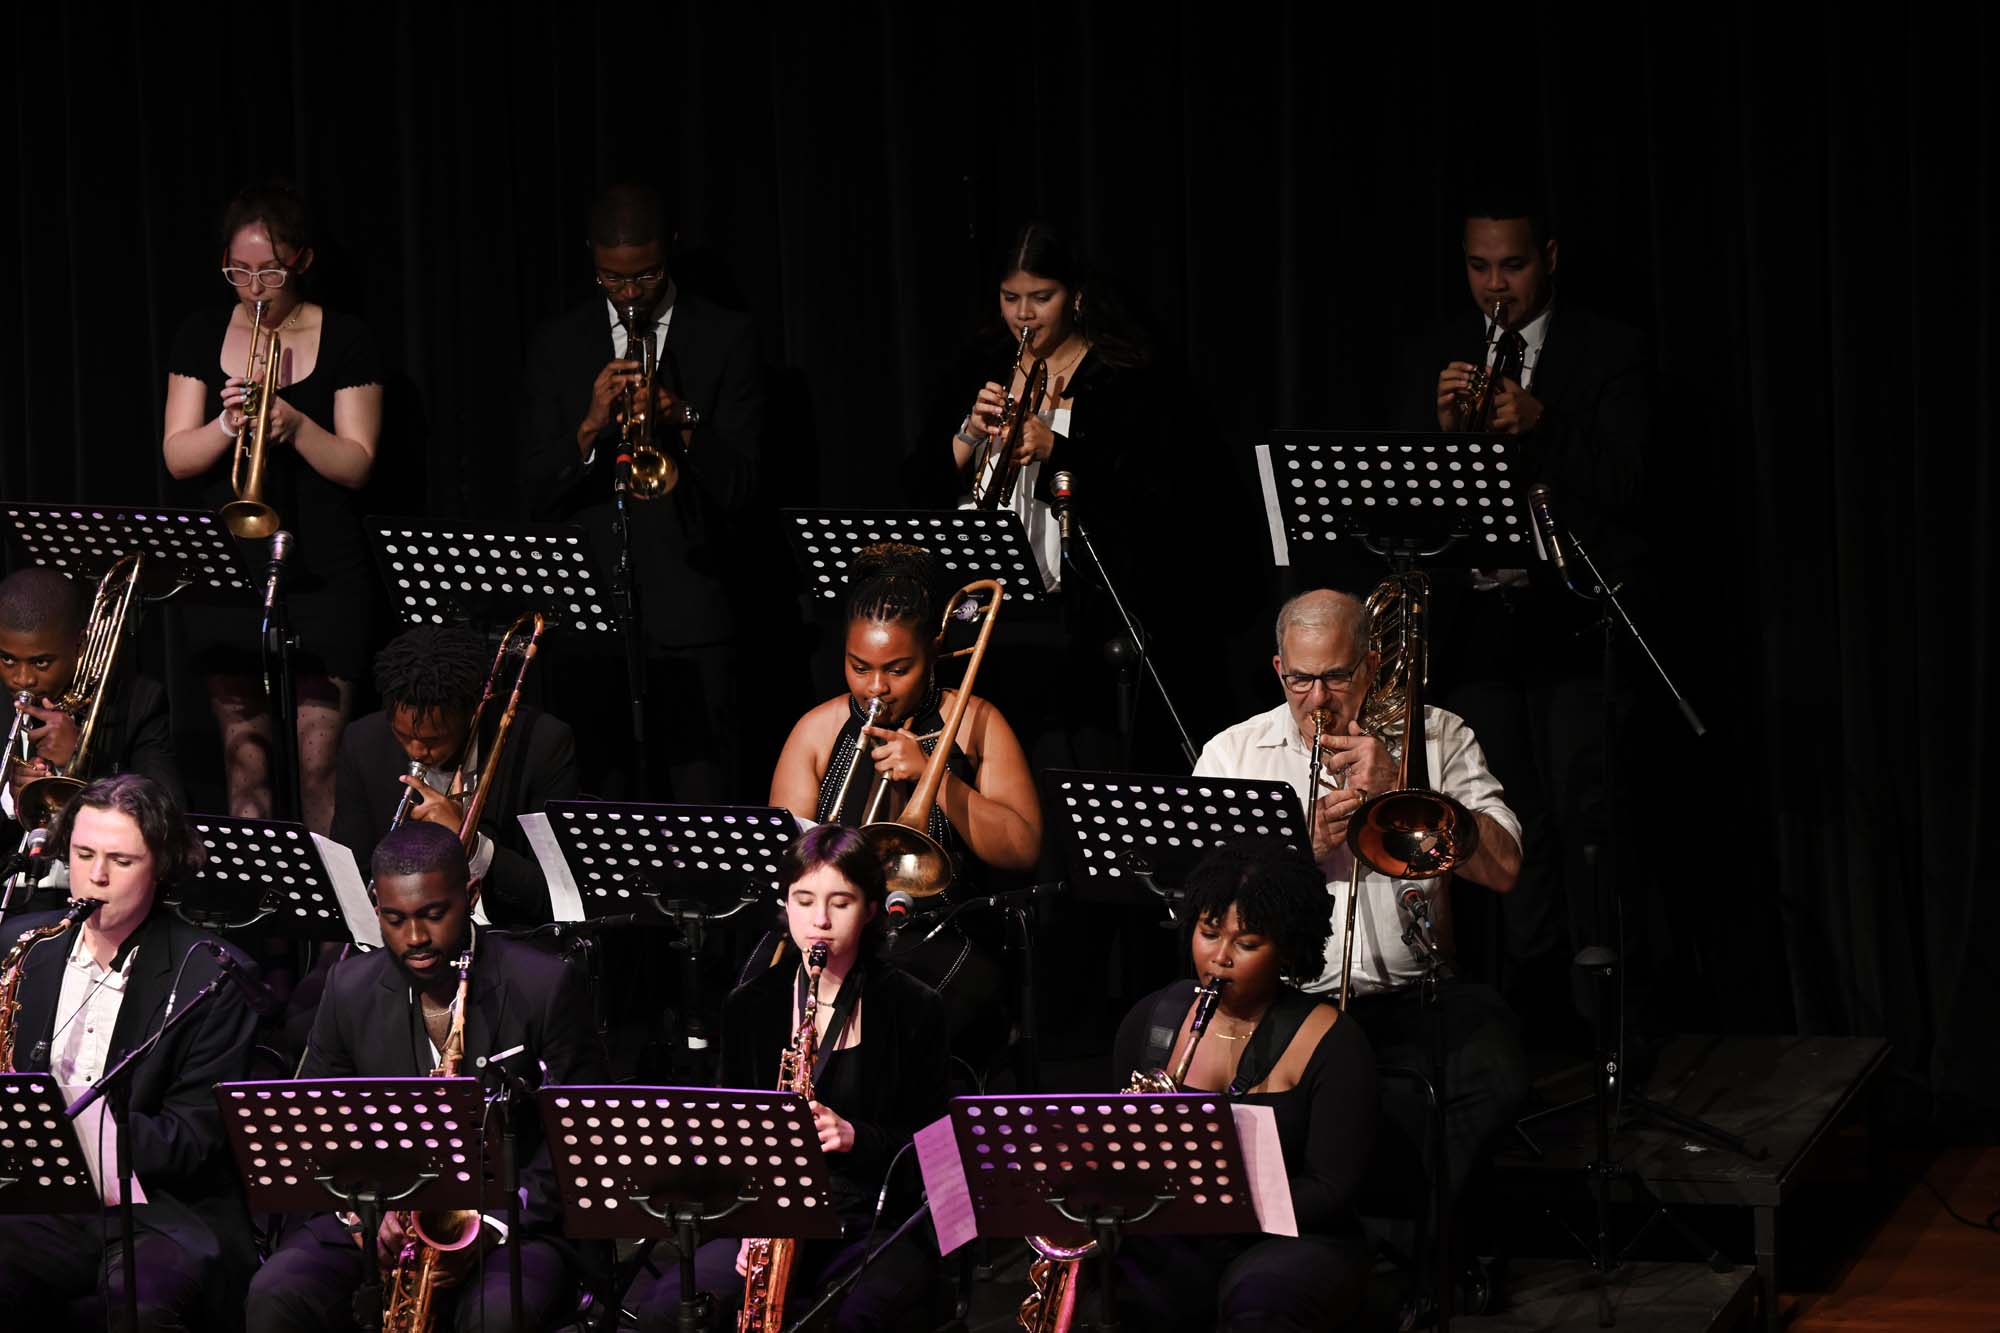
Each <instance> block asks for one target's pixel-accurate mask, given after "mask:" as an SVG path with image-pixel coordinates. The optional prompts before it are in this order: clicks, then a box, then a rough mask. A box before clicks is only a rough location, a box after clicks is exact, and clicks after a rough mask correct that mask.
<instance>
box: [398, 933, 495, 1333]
mask: <svg viewBox="0 0 2000 1333" xmlns="http://www.w3.org/2000/svg"><path fill="white" fill-rule="evenodd" d="M455 966H456V967H457V968H458V998H457V999H456V1000H455V1001H453V1003H452V1015H451V1031H450V1032H448V1033H446V1034H445V1039H444V1049H443V1050H441V1051H439V1052H438V1067H437V1068H436V1069H433V1070H432V1071H431V1077H432V1078H456V1077H458V1066H459V1062H460V1061H462V1060H464V1059H465V1005H466V991H467V990H468V989H469V985H470V982H471V980H472V950H471V949H467V950H466V951H465V952H464V953H462V954H460V955H459V956H458V962H457V963H456V964H455ZM401 1216H402V1219H403V1248H402V1250H401V1252H400V1253H398V1254H397V1256H396V1267H395V1271H394V1272H393V1273H392V1274H390V1277H389V1286H388V1289H387V1291H386V1293H385V1299H384V1301H383V1309H382V1333H430V1331H431V1327H432V1325H433V1323H434V1322H435V1320H436V1318H437V1312H436V1310H435V1309H434V1308H433V1306H434V1305H435V1297H436V1294H437V1267H438V1256H439V1255H441V1254H443V1253H445V1252H446V1251H449V1250H462V1249H464V1248H465V1247H466V1246H468V1245H470V1244H472V1243H473V1242H474V1241H475V1240H478V1239H479V1214H478V1213H475V1212H472V1211H471V1210H469V1209H453V1210H447V1211H442V1212H431V1213H403V1214H402V1215H401Z"/></svg>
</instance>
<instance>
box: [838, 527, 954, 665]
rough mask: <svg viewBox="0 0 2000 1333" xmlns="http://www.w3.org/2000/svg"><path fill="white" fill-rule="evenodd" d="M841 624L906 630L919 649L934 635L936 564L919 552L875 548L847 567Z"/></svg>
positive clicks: (886, 545) (895, 545) (893, 545)
mask: <svg viewBox="0 0 2000 1333" xmlns="http://www.w3.org/2000/svg"><path fill="white" fill-rule="evenodd" d="M847 576H848V581H847V623H848V624H850V625H852V624H853V623H854V622H855V621H857V620H870V621H875V622H877V623H880V624H886V625H912V626H915V627H916V628H917V629H918V631H919V633H918V635H917V637H918V638H919V639H920V640H922V641H923V642H924V643H926V644H928V643H929V642H930V639H931V636H932V635H933V634H935V633H936V632H937V631H936V629H935V623H936V620H937V614H938V613H937V597H938V595H937V561H936V560H935V559H933V558H932V556H931V553H930V552H929V551H927V550H925V549H924V548H923V547H921V546H911V545H908V544H906V543H903V542H876V543H875V544H874V545H872V546H864V547H862V548H861V549H860V550H859V551H856V552H855V553H854V559H853V561H852V562H850V563H849V565H848V567H847Z"/></svg>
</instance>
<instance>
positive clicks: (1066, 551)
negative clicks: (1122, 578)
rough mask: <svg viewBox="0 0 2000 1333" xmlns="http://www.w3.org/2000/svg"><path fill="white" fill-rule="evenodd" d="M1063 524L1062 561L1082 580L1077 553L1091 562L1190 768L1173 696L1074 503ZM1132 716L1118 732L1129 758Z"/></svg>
mask: <svg viewBox="0 0 2000 1333" xmlns="http://www.w3.org/2000/svg"><path fill="white" fill-rule="evenodd" d="M1062 521H1063V522H1064V523H1066V524H1067V525H1068V527H1069V530H1070V533H1071V536H1072V538H1073V540H1071V541H1066V542H1064V543H1063V558H1064V559H1065V560H1067V561H1068V562H1069V566H1070V569H1071V570H1073V571H1074V572H1075V573H1076V574H1078V575H1079V576H1084V575H1085V574H1086V571H1085V570H1084V569H1082V568H1080V567H1079V566H1078V564H1077V560H1076V554H1077V552H1078V551H1081V552H1083V555H1084V558H1085V559H1086V560H1088V561H1089V562H1090V570H1089V571H1088V572H1089V573H1093V574H1095V576H1096V580H1095V581H1096V583H1097V586H1099V587H1101V588H1103V589H1104V591H1105V592H1106V593H1107V594H1109V595H1110V598H1111V606H1112V609H1114V610H1115V611H1117V613H1118V619H1119V621H1120V623H1121V624H1123V625H1124V627H1125V635H1126V637H1127V638H1128V639H1129V640H1130V641H1131V643H1132V646H1133V648H1134V649H1135V650H1136V651H1137V652H1138V654H1139V668H1140V669H1141V670H1142V671H1144V672H1145V674H1146V679H1148V680H1150V681H1151V682H1152V683H1153V689H1154V691H1155V692H1156V693H1158V695H1159V696H1160V702H1161V703H1163V704H1165V705H1166V706H1167V719H1168V721H1170V722H1172V723H1173V725H1174V735H1175V737H1176V738H1177V739H1178V740H1179V741H1180V744H1181V754H1182V755H1183V756H1184V757H1185V758H1186V759H1187V764H1188V767H1189V768H1193V767H1194V761H1195V760H1196V758H1198V757H1199V752H1198V751H1197V750H1196V749H1195V748H1194V742H1193V741H1192V740H1190V739H1189V738H1188V730H1187V728H1186V727H1184V726H1182V725H1181V715H1180V711H1179V710H1178V709H1176V708H1175V707H1174V699H1173V696H1172V695H1171V694H1168V693H1167V686H1166V682H1164V681H1162V680H1161V679H1160V669H1159V668H1158V667H1156V666H1154V665H1153V657H1152V653H1151V651H1150V647H1149V642H1148V639H1147V637H1146V632H1145V629H1144V628H1143V627H1142V626H1141V625H1140V624H1139V621H1138V618H1137V617H1135V616H1134V615H1133V614H1132V613H1131V612H1130V611H1129V610H1127V609H1126V606H1125V599H1124V598H1122V597H1120V596H1119V595H1118V587H1117V585H1116V584H1115V583H1113V582H1112V580H1111V573H1110V571H1109V570H1107V569H1105V567H1104V561H1103V560H1101V559H1100V558H1099V557H1098V554H1097V546H1096V544H1095V543H1093V542H1092V541H1091V540H1090V529H1089V528H1087V527H1085V526H1084V523H1083V516H1082V515H1081V514H1079V513H1077V512H1076V506H1075V504H1074V502H1072V503H1071V504H1069V505H1068V506H1066V512H1065V513H1064V515H1063V516H1062ZM1131 713H1132V710H1131V709H1129V708H1121V709H1120V710H1119V718H1118V728H1119V731H1120V732H1122V733H1123V735H1122V737H1121V739H1122V740H1123V742H1124V745H1125V750H1126V754H1127V755H1128V756H1129V755H1130V753H1131V750H1132V729H1133V727H1132V716H1131ZM1128 762H1129V760H1128Z"/></svg>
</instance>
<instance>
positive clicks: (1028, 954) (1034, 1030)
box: [899, 879, 1069, 1234]
mask: <svg viewBox="0 0 2000 1333" xmlns="http://www.w3.org/2000/svg"><path fill="white" fill-rule="evenodd" d="M1068 888H1069V885H1068V884H1067V883H1066V882H1065V881H1063V880H1059V879H1058V880H1050V881H1049V882H1047V883H1045V884H1033V885H1030V886H1029V887H1027V888H1025V889H1010V890H1008V891H1007V892H1005V893H989V894H987V895H986V896H985V897H983V898H967V899H966V900H965V901H963V902H960V903H956V904H954V905H953V906H952V909H951V910H950V911H949V912H946V913H945V914H944V915H943V916H942V917H940V918H939V919H938V921H937V924H935V925H933V926H932V927H931V928H930V931H929V933H928V934H926V935H925V936H924V937H923V939H922V940H920V941H919V943H928V942H929V941H930V940H932V939H933V938H935V937H936V936H937V934H938V933H939V932H940V931H942V930H943V929H944V928H945V927H946V926H948V925H950V924H951V923H952V921H953V920H954V919H955V918H956V917H957V916H958V914H959V913H960V912H966V911H971V910H973V909H975V908H986V907H1000V908H1005V909H1006V912H1007V920H1008V922H1009V924H1011V925H1012V926H1013V927H1014V929H1015V930H1016V931H1017V932H1018V933H1019V938H1020V949H1021V981H1020V1008H1019V1014H1018V1019H1019V1022H1020V1025H1021V1035H1020V1036H1019V1037H1017V1038H1016V1039H1015V1042H1014V1065H1015V1077H1016V1080H1017V1081H1018V1082H1019V1084H1020V1088H1021V1091H1022V1092H1034V1091H1036V1090H1037V1089H1039V1088H1040V1087H1041V1072H1042V1063H1041V1049H1042V1042H1041V1025H1040V1022H1039V1021H1038V1019H1037V1017H1036V1006H1035V987H1036V984H1037V983H1036V979H1035V932H1034V929H1033V928H1032V927H1031V926H1030V925H1029V924H1028V911H1029V909H1030V908H1032V907H1033V906H1034V904H1035V902H1036V901H1037V900H1038V899H1041V898H1049V897H1054V896H1055V895H1056V894H1058V893H1062V892H1064V891H1065V890H1067V889H1068ZM899 1234H900V1233H899Z"/></svg>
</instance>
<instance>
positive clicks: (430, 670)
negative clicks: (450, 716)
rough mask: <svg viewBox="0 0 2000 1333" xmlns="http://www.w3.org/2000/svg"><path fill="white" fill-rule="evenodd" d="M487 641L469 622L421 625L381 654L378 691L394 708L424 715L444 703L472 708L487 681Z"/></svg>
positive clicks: (447, 706)
mask: <svg viewBox="0 0 2000 1333" xmlns="http://www.w3.org/2000/svg"><path fill="white" fill-rule="evenodd" d="M487 668H488V661H487V652H486V644H485V642H484V641H483V640H482V639H481V638H480V637H479V636H478V635H477V634H474V633H473V632H472V631H471V630H469V629H467V628H466V627H465V626H463V625H418V626H416V627H415V628H414V629H407V630H404V631H403V632H402V633H401V634H398V635H397V636H396V637H395V638H393V639H391V640H389V645H388V647H386V648H384V649H383V650H382V651H381V652H379V653H377V654H376V655H375V692H376V693H377V694H380V695H381V696H382V702H383V704H384V705H386V706H387V707H389V708H392V709H393V708H398V707H402V706H405V705H407V706H408V707H410V708H412V709H415V710H416V712H417V713H418V714H419V715H422V714H424V713H429V712H433V711H436V710H439V709H463V710H465V711H466V712H470V711H471V710H472V708H473V706H474V705H475V704H477V703H478V702H479V695H480V692H481V691H482V690H483V689H484V688H485V685H486V673H487Z"/></svg>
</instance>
